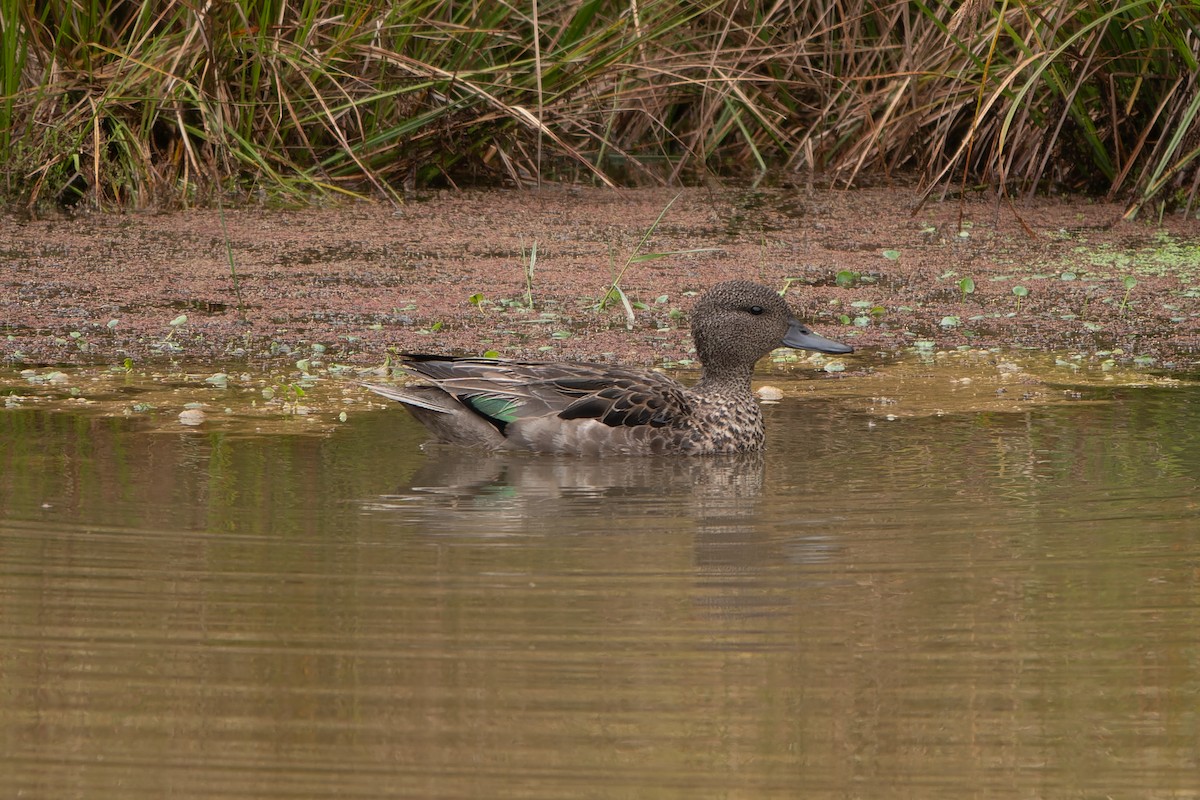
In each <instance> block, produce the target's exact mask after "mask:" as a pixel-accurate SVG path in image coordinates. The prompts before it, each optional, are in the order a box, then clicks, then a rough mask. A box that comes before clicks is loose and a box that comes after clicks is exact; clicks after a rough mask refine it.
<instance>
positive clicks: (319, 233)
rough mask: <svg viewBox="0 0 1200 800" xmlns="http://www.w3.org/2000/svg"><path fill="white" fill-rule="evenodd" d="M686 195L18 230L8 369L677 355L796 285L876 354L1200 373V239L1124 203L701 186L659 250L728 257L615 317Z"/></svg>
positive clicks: (5, 293)
mask: <svg viewBox="0 0 1200 800" xmlns="http://www.w3.org/2000/svg"><path fill="white" fill-rule="evenodd" d="M677 194H679V193H678V192H677V191H676V190H644V189H643V190H619V191H613V190H604V189H579V188H561V187H555V188H550V189H545V190H541V191H470V192H455V193H449V192H447V193H438V194H433V195H429V196H426V197H421V198H414V199H412V200H411V201H410V202H408V203H407V204H406V205H404V206H403V207H401V208H392V207H388V206H383V205H368V204H356V205H348V206H339V207H334V208H310V209H304V210H269V209H235V210H225V211H223V212H221V211H217V210H197V211H185V212H171V213H149V212H146V213H123V214H79V215H75V216H73V217H69V218H67V217H64V218H60V219H43V220H33V221H28V220H20V219H17V218H15V217H12V216H9V217H6V218H4V219H0V226H2V227H3V230H4V235H3V241H2V243H0V258H2V259H3V264H4V267H5V269H4V271H3V274H4V278H3V281H2V289H0V358H3V359H4V360H5V362H6V363H8V364H10V365H12V366H18V367H28V366H41V365H68V364H104V363H122V362H123V361H124V360H125V359H130V360H131V361H132V362H133V363H142V364H152V363H156V362H169V361H172V360H186V361H189V362H229V361H237V362H244V363H246V364H248V365H253V364H256V363H260V364H266V365H273V366H279V365H282V364H287V363H292V362H295V361H297V360H299V359H303V358H311V357H314V355H315V356H316V357H318V358H320V359H321V360H323V361H325V362H328V363H345V364H353V365H362V366H366V365H372V364H381V363H383V362H384V361H386V360H387V358H388V355H389V352H394V351H432V352H443V353H473V354H478V353H482V352H484V351H496V352H497V353H499V354H500V355H502V356H505V357H513V358H539V359H588V360H601V361H606V360H614V361H622V362H627V363H642V364H655V363H663V362H664V361H665V362H679V361H681V360H683V361H686V359H688V357H689V356H690V352H689V349H690V341H689V339H688V337H687V324H686V312H687V311H688V309H690V307H691V303H692V300H693V293H695V292H699V291H702V290H703V289H704V288H705V287H707V286H709V285H711V284H712V283H715V282H717V281H720V280H724V279H727V278H734V277H742V278H751V279H755V280H760V281H763V282H765V283H768V284H771V285H777V286H783V285H784V281H785V279H792V280H791V283H790V287H791V288H790V290H789V292H788V300H789V302H790V303H791V304H792V305H793V307H794V308H795V309H796V310H797V311H798V312H799V313H800V314H801V315H803V316H804V317H805V318H806V319H807V320H808V321H809V322H810V323H811V324H812V325H813V326H814V327H815V328H816V329H817V330H819V331H820V332H821V333H823V334H824V335H827V336H829V337H831V338H835V339H840V340H843V341H846V342H849V343H852V344H854V345H855V346H856V347H868V348H870V347H875V348H883V349H898V348H904V347H909V346H913V345H914V343H916V342H922V345H923V346H926V347H928V346H931V345H930V343H932V346H934V347H937V348H954V347H959V346H963V345H972V346H977V347H1015V348H1036V349H1042V350H1064V351H1072V352H1084V353H1088V354H1092V353H1102V354H1111V355H1112V357H1115V358H1117V359H1118V360H1121V359H1126V360H1131V361H1132V360H1134V359H1137V360H1138V363H1140V364H1142V365H1147V366H1154V367H1158V368H1164V369H1170V370H1183V371H1192V370H1195V369H1196V368H1197V366H1198V365H1200V224H1198V223H1197V222H1196V221H1194V220H1187V219H1183V218H1182V217H1180V216H1168V217H1167V218H1165V219H1163V220H1162V221H1161V224H1160V223H1159V221H1158V220H1152V221H1145V220H1139V221H1132V222H1129V221H1123V220H1122V219H1121V213H1122V210H1123V208H1122V207H1121V206H1120V205H1117V204H1105V203H1098V202H1094V201H1089V200H1086V199H1079V198H1066V199H1056V198H1039V199H1036V200H1033V201H1028V202H1020V203H1017V204H1015V205H1010V204H1008V203H1007V202H1004V203H998V202H996V200H995V199H994V198H988V197H982V196H981V197H976V198H972V199H968V200H965V201H962V202H960V201H957V200H952V201H946V202H941V203H936V202H930V203H928V204H926V205H925V206H924V207H922V208H921V209H920V210H918V211H917V212H916V213H915V214H914V213H913V210H912V209H913V207H914V203H915V198H916V194H915V192H913V191H911V190H909V189H905V188H881V189H863V190H854V191H848V192H838V191H809V190H805V189H804V188H793V189H772V190H768V191H749V190H744V189H706V188H696V189H688V190H685V191H684V192H683V193H682V194H681V195H680V196H679V197H678V199H677V200H676V201H675V203H674V205H672V206H671V208H670V210H669V211H668V212H667V214H666V215H665V216H664V218H663V220H662V222H661V223H660V224H659V226H658V227H657V229H656V230H655V231H654V233H653V236H652V237H651V238H650V239H649V241H648V242H647V244H646V246H645V247H644V248H643V251H642V252H658V253H661V252H668V251H682V250H692V249H700V248H705V250H704V251H703V252H696V253H690V254H681V255H671V256H666V257H663V258H659V259H654V260H647V261H640V262H637V263H633V264H630V265H629V267H628V269H627V271H626V273H625V276H624V278H623V280H622V282H621V285H622V287H623V288H624V290H625V292H626V294H627V296H628V297H629V298H630V299H631V300H632V301H635V302H637V303H640V304H643V305H644V308H638V309H637V310H636V311H635V326H634V329H633V330H632V331H630V330H627V329H626V319H625V313H624V312H623V311H622V310H621V308H620V307H619V306H617V307H615V308H612V309H609V310H603V311H598V310H596V308H595V304H596V302H597V300H598V299H599V298H600V297H602V296H603V295H604V293H605V290H606V287H607V285H608V283H609V281H610V280H611V276H612V272H613V271H614V270H617V269H620V267H621V266H622V265H623V264H624V263H625V262H626V260H627V258H628V257H629V255H630V254H631V253H633V252H635V250H636V248H637V246H638V243H639V241H640V240H641V238H642V236H643V235H644V233H645V232H646V230H647V229H648V228H650V226H651V225H652V224H653V223H654V221H655V219H656V218H657V217H658V215H659V214H660V212H662V210H663V209H664V207H666V206H667V205H668V203H670V202H671V200H672V198H673V197H675V196H676V195H677ZM960 216H961V218H962V219H963V221H964V224H963V226H962V227H961V228H960V225H959V219H960ZM1018 217H1019V218H1018ZM1022 221H1023V223H1024V224H1022ZM1026 226H1027V227H1028V228H1029V229H1030V231H1032V234H1033V235H1032V236H1030V235H1029V233H1028V232H1027V231H1026V230H1025V227H1026ZM535 242H536V244H537V257H536V262H535V264H534V267H533V274H532V280H531V281H530V282H528V284H527V274H526V267H527V264H528V259H529V253H530V251H531V249H532V246H533V244H534V243H535ZM709 248H711V249H709ZM231 254H232V260H233V264H234V267H235V270H236V275H237V289H238V290H240V300H239V293H238V292H237V291H235V281H234V279H233V276H232V275H231V269H230V255H231ZM967 278H969V279H970V280H971V281H972V282H973V291H972V292H970V293H968V292H966V291H964V285H963V284H962V283H961V282H962V281H963V280H964V279H967ZM968 288H970V287H969V284H968ZM1014 288H1017V289H1018V294H1019V292H1020V290H1024V291H1025V292H1027V293H1026V294H1023V295H1020V296H1018V294H1014ZM530 298H532V308H530V307H529V302H528V301H529V299H530ZM239 306H240V307H239ZM172 323H174V324H172ZM314 345H316V347H314Z"/></svg>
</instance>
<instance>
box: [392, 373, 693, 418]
mask: <svg viewBox="0 0 1200 800" xmlns="http://www.w3.org/2000/svg"><path fill="white" fill-rule="evenodd" d="M403 366H404V367H405V369H407V370H408V371H410V372H412V373H415V374H417V375H419V376H421V377H423V378H425V379H426V380H428V381H429V382H430V383H432V384H433V385H434V386H436V387H437V388H439V389H441V390H442V391H444V392H446V393H447V394H448V395H451V396H452V397H454V398H455V399H456V400H458V401H459V402H460V403H462V404H463V405H465V406H467V407H469V408H470V409H472V410H473V411H474V412H475V413H477V414H479V415H481V416H483V417H484V418H486V419H487V420H488V421H489V422H491V423H492V424H493V425H495V426H496V427H497V428H498V429H499V430H500V431H501V432H503V431H504V428H505V426H507V425H509V424H511V423H514V422H517V421H521V420H529V419H533V418H547V417H557V418H558V419H561V420H564V421H569V420H595V421H597V422H602V423H604V424H605V425H607V426H609V427H613V428H619V427H626V428H634V427H640V426H650V427H663V426H669V425H672V424H675V423H676V422H679V421H681V420H683V419H685V418H686V417H687V416H688V415H689V414H690V413H691V405H690V403H689V402H688V398H687V394H686V392H685V390H684V388H683V386H681V385H680V384H679V383H677V382H676V381H675V380H673V379H671V378H669V377H667V376H666V375H662V374H659V373H657V372H650V371H640V370H631V369H622V368H620V367H612V366H609V365H606V364H591V363H585V362H540V361H503V360H495V359H485V358H447V357H444V356H420V355H408V356H405V357H404V361H403Z"/></svg>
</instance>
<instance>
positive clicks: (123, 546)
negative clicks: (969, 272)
mask: <svg viewBox="0 0 1200 800" xmlns="http://www.w3.org/2000/svg"><path fill="white" fill-rule="evenodd" d="M1014 364H1015V365H1013V366H1005V365H1004V363H1001V364H999V366H997V359H996V358H995V357H992V358H990V359H987V360H982V361H978V362H973V363H972V364H968V365H959V366H957V367H954V368H951V367H944V366H943V365H939V364H935V363H932V362H929V361H928V360H926V361H925V362H924V363H915V364H907V366H906V365H905V364H900V363H898V364H896V365H891V366H888V365H881V366H880V368H879V369H877V370H876V371H874V372H873V373H872V374H871V375H870V376H862V377H859V378H854V377H850V378H846V379H843V380H836V379H826V380H815V379H812V378H811V377H809V378H801V379H796V378H786V377H783V378H780V379H779V380H775V379H772V382H774V383H777V384H778V385H780V386H782V387H783V388H784V390H785V395H786V396H785V398H784V400H783V402H781V403H779V404H778V405H774V406H771V407H769V408H768V439H769V442H770V448H769V450H768V452H767V453H766V454H765V456H764V457H763V458H761V459H742V460H727V459H704V458H693V459H651V458H647V459H619V458H614V459H607V460H600V461H589V460H580V459H557V458H537V457H484V456H479V455H466V456H464V455H463V454H461V453H456V452H454V451H450V450H444V449H429V450H422V449H421V448H420V444H421V442H422V441H423V438H424V437H423V434H422V432H421V430H420V429H419V428H418V427H417V426H416V425H415V424H414V423H413V422H412V421H411V420H410V419H409V418H408V417H407V415H405V414H404V413H402V412H400V411H399V410H398V409H395V408H391V409H384V408H381V407H377V408H368V407H367V406H366V401H365V400H363V401H361V402H360V403H359V404H358V405H350V406H349V407H350V408H351V409H352V413H350V414H349V415H348V420H347V421H346V422H344V423H334V424H329V425H325V426H321V425H313V424H312V423H307V422H296V423H294V424H292V425H291V427H288V426H287V425H284V426H282V427H278V428H271V429H263V430H260V431H258V432H256V431H255V427H256V425H255V424H254V423H252V422H251V423H246V422H238V421H237V420H234V421H225V422H221V421H219V420H218V421H214V422H213V423H211V424H205V425H201V426H199V427H194V428H188V427H184V426H181V425H178V424H177V423H172V424H168V423H167V422H164V421H162V420H157V421H156V420H153V419H150V418H148V417H149V416H150V415H147V414H131V415H129V416H121V415H112V414H108V413H98V412H97V411H95V410H94V409H91V408H87V407H80V408H79V409H78V410H73V409H72V407H71V406H70V404H69V403H59V404H39V403H35V402H26V401H20V400H16V399H12V400H10V402H9V406H10V407H9V408H7V409H0V795H2V796H3V797H6V798H8V797H35V798H55V799H56V800H58V799H60V798H88V799H89V800H104V799H107V798H121V800H129V799H130V798H164V797H170V798H285V797H315V796H326V797H332V796H337V797H361V798H380V797H413V798H451V797H462V798H500V797H504V798H564V797H639V798H641V797H730V798H732V797H737V798H759V797H803V798H852V797H864V798H874V797H918V798H947V799H949V798H954V800H961V798H973V797H1029V798H1043V797H1044V798H1073V797H1080V798H1084V797H1087V798H1095V797H1119V798H1122V797H1123V798H1167V797H1171V798H1179V797H1200V389H1198V388H1197V387H1196V386H1195V385H1194V384H1189V383H1188V382H1186V381H1181V382H1178V383H1172V382H1166V383H1165V384H1164V383H1163V382H1156V381H1153V380H1150V381H1147V383H1149V384H1150V385H1144V386H1136V385H1131V383H1136V382H1137V381H1136V380H1135V381H1130V380H1128V379H1125V380H1123V381H1118V382H1115V383H1114V382H1111V381H1110V382H1108V383H1106V382H1105V381H1106V380H1109V379H1111V377H1112V375H1111V374H1107V375H1106V374H1101V372H1100V371H1099V369H1098V368H1095V369H1092V368H1087V369H1083V370H1079V369H1077V368H1076V367H1071V369H1070V370H1067V371H1066V372H1067V373H1068V374H1066V375H1058V374H1057V373H1054V370H1053V368H1052V367H1048V368H1047V370H1045V371H1044V372H1043V374H1041V376H1040V377H1037V376H1034V377H1030V376H1031V375H1032V374H1033V373H1031V372H1028V371H1027V370H1026V366H1022V365H1021V364H1019V363H1016V362H1014ZM1030 369H1032V367H1030ZM906 370H907V371H906ZM810 372H811V371H810ZM1006 376H1007V377H1006ZM1013 376H1016V379H1015V380H1013ZM6 377H7V379H8V380H9V384H8V385H9V386H10V387H11V386H12V385H14V384H19V383H20V382H21V378H20V377H19V376H17V375H16V373H9V374H8V375H7V376H6ZM73 379H74V376H68V378H67V380H68V381H70V380H73ZM1004 381H1008V383H1009V384H1010V385H1008V386H1007V388H1006V387H1005V386H998V385H996V384H1000V383H1002V382H1004ZM185 383H186V381H185ZM193 384H194V386H195V391H196V392H206V391H207V392H209V393H210V394H211V393H212V392H216V391H224V392H226V393H230V392H233V391H234V390H233V389H216V388H214V387H213V386H212V385H211V383H210V384H209V385H207V386H206V385H205V384H204V382H203V380H202V379H197V380H194V381H193ZM1002 390H1003V391H1002ZM14 391H15V390H13V389H11V388H10V389H9V393H10V394H13V393H14ZM963 392H966V393H967V394H966V396H965V398H961V399H960V400H961V401H960V402H956V401H954V399H953V398H954V397H955V396H956V395H957V394H962V393H963ZM26 393H27V394H33V392H26ZM97 394H103V392H102V391H98V390H97ZM218 405H220V403H219V402H218ZM173 418H174V412H172V414H171V415H170V417H169V419H173ZM259 427H261V426H259Z"/></svg>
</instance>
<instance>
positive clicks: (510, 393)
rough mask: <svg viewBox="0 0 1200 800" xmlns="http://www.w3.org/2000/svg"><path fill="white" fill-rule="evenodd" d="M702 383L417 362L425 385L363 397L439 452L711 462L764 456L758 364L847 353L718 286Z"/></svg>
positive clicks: (607, 369) (701, 317) (483, 361)
mask: <svg viewBox="0 0 1200 800" xmlns="http://www.w3.org/2000/svg"><path fill="white" fill-rule="evenodd" d="M691 333H692V340H693V341H694V343H695V346H696V356H697V360H698V361H699V362H700V367H701V374H700V379H699V381H697V382H696V383H695V384H693V385H691V386H685V385H684V384H682V383H680V382H679V381H677V380H675V379H674V378H672V377H670V376H669V375H665V374H663V373H661V372H656V371H653V370H648V369H637V368H629V367H622V366H614V365H610V364H600V363H592V362H570V361H518V360H507V359H496V358H474V357H466V356H444V355H432V354H425V353H406V354H404V355H402V356H401V357H400V366H401V367H402V368H403V369H404V370H405V371H406V372H407V373H409V374H410V375H412V376H414V377H416V378H419V379H420V381H421V382H420V383H419V384H407V385H405V386H403V387H397V386H391V385H384V384H374V383H367V384H364V386H365V387H366V388H367V389H369V390H371V391H373V392H375V393H377V394H379V395H381V396H383V397H386V398H388V399H390V400H394V401H396V402H398V403H401V404H402V405H403V406H404V407H405V408H406V409H407V410H408V412H409V413H410V414H412V416H413V417H415V418H416V419H417V420H418V421H419V422H421V423H422V424H423V425H424V426H425V427H426V428H427V429H428V431H429V433H430V434H431V435H432V437H433V440H434V441H435V442H440V443H445V444H451V445H459V446H463V447H471V448H477V449H481V450H493V451H500V450H506V451H513V450H516V451H522V450H523V451H532V452H535V453H553V454H559V455H606V454H623V455H653V454H672V455H673V454H679V455H705V454H717V453H748V452H754V451H759V450H762V449H763V446H764V443H765V435H764V428H763V416H762V410H761V408H760V407H759V403H758V400H757V399H756V398H755V396H754V394H753V392H752V391H751V388H750V380H751V376H752V375H753V372H754V365H755V364H756V363H757V362H758V360H759V359H760V358H762V357H763V356H765V355H767V354H768V353H770V352H771V351H772V350H775V349H776V348H779V347H791V348H795V349H798V350H812V351H816V352H818V353H830V354H844V353H851V352H853V351H854V348H853V347H851V346H849V345H846V344H842V343H840V342H835V341H833V340H831V339H826V338H825V337H823V336H820V335H819V334H816V333H814V332H813V331H812V330H811V329H810V328H809V327H808V326H807V325H805V324H804V323H803V322H801V321H800V320H799V319H797V317H796V315H795V314H793V313H792V310H791V309H790V308H789V307H788V304H787V302H786V301H785V300H784V299H783V297H782V296H781V295H780V294H779V292H777V291H775V290H774V289H771V288H770V287H767V286H763V285H761V284H758V283H754V282H752V281H747V280H730V281H724V282H722V283H718V284H716V285H714V286H712V287H711V288H710V289H709V290H708V291H706V292H705V293H704V294H703V295H702V296H701V297H700V298H699V299H698V300H697V301H696V304H695V306H694V307H693V309H692V312H691Z"/></svg>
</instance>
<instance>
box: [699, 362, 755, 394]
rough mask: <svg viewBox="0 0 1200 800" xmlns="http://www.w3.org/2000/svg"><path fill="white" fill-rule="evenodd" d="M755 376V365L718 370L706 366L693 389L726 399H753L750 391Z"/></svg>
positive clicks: (727, 367) (723, 367)
mask: <svg viewBox="0 0 1200 800" xmlns="http://www.w3.org/2000/svg"><path fill="white" fill-rule="evenodd" d="M753 375H754V365H753V364H751V365H750V366H748V367H746V366H728V365H724V366H722V367H721V368H720V369H718V370H715V371H714V370H713V369H711V368H710V367H709V366H708V365H705V367H704V369H703V370H702V371H701V373H700V380H699V381H697V382H696V385H695V386H693V387H692V391H694V392H696V393H698V394H710V395H722V396H724V397H739V396H744V397H751V398H752V397H753V394H752V393H751V391H750V378H751V377H752V376H753Z"/></svg>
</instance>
